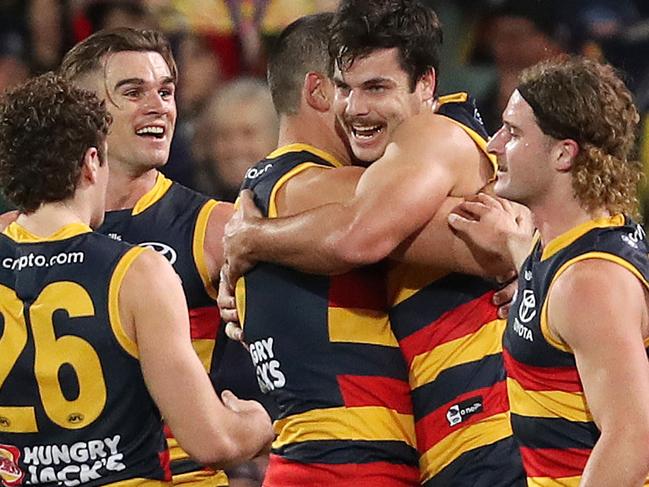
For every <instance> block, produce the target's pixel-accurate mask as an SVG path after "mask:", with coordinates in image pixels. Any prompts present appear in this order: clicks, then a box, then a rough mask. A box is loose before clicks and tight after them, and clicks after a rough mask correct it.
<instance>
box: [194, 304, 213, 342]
mask: <svg viewBox="0 0 649 487" xmlns="http://www.w3.org/2000/svg"><path fill="white" fill-rule="evenodd" d="M189 326H190V328H191V330H190V333H191V337H192V340H200V339H209V340H216V334H217V331H218V329H219V326H221V314H220V313H219V308H218V307H216V306H204V307H202V308H194V309H190V310H189Z"/></svg>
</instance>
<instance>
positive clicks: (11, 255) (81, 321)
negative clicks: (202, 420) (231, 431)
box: [0, 223, 171, 487]
mask: <svg viewBox="0 0 649 487" xmlns="http://www.w3.org/2000/svg"><path fill="white" fill-rule="evenodd" d="M142 252H145V250H144V249H142V248H138V247H131V246H130V245H126V244H124V243H120V242H115V241H113V240H110V239H109V238H107V237H105V236H104V235H99V234H97V233H94V232H92V231H91V230H90V228H89V227H87V226H86V225H83V224H81V223H73V224H68V225H65V226H63V227H61V228H60V229H59V230H57V231H56V232H54V233H53V234H52V235H50V236H49V237H46V238H42V237H38V236H36V235H33V234H31V233H30V232H29V231H27V230H26V229H25V228H23V227H22V226H20V225H18V224H17V223H12V224H11V225H9V226H8V227H7V228H6V229H5V231H4V232H3V233H2V234H0V330H1V332H0V483H1V484H2V485H4V486H10V487H14V486H20V485H35V486H51V487H54V486H75V485H85V486H89V487H94V486H100V485H111V486H120V487H134V486H135V485H138V486H139V485H141V486H144V487H161V486H167V485H171V472H170V471H169V454H168V450H167V447H166V442H165V438H164V433H163V425H162V420H161V418H160V413H159V412H158V408H157V407H156V405H155V403H154V402H153V399H152V398H151V396H150V395H149V392H148V389H147V387H146V384H145V382H144V377H143V376H142V371H141V369H140V362H139V360H138V347H137V344H136V343H135V342H134V341H133V340H131V338H130V337H129V336H128V335H127V334H126V332H125V331H124V329H123V327H122V323H121V319H120V310H119V303H118V296H119V291H120V288H121V285H122V282H123V278H124V276H125V274H126V272H127V271H128V269H129V268H130V266H131V264H132V263H133V261H134V260H135V259H136V258H137V256H138V255H140V254H141V253H142Z"/></svg>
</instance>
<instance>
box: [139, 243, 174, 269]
mask: <svg viewBox="0 0 649 487" xmlns="http://www.w3.org/2000/svg"><path fill="white" fill-rule="evenodd" d="M139 246H140V247H146V248H148V249H151V250H155V251H156V252H157V253H159V254H160V255H162V256H163V257H164V258H165V259H167V260H168V261H169V263H170V264H171V265H173V264H174V263H175V262H176V259H177V257H178V254H177V253H176V251H175V250H174V249H173V248H172V247H170V246H169V245H167V244H163V243H161V242H142V243H140V244H139Z"/></svg>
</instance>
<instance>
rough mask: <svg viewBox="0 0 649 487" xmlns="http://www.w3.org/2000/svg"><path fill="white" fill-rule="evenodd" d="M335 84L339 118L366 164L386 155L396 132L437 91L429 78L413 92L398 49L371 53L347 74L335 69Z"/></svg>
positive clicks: (422, 81) (336, 109) (355, 63)
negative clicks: (400, 61)
mask: <svg viewBox="0 0 649 487" xmlns="http://www.w3.org/2000/svg"><path fill="white" fill-rule="evenodd" d="M334 82H335V84H336V96H335V102H334V108H335V111H336V115H337V116H338V119H339V121H340V124H341V126H342V128H343V130H344V131H345V133H346V135H347V137H348V138H349V142H350V145H351V149H352V151H353V152H354V155H355V156H356V158H358V159H359V160H361V161H363V162H365V163H372V162H374V161H375V160H377V159H379V158H380V157H381V156H382V155H383V153H384V152H385V148H386V147H387V145H388V142H389V141H390V138H391V136H392V133H393V132H394V130H395V129H396V128H397V127H398V126H399V125H400V124H401V122H403V121H404V120H406V119H407V118H409V117H411V116H413V115H416V114H417V113H419V112H420V111H421V110H422V108H423V107H424V106H425V102H426V101H428V100H430V99H431V98H432V96H433V88H434V86H433V84H432V83H431V78H430V77H428V78H426V79H425V80H420V81H418V82H417V85H416V86H415V89H414V90H411V86H410V79H409V76H408V74H407V73H406V72H405V71H404V70H403V68H401V66H400V64H399V52H398V50H397V49H396V48H391V49H377V50H376V51H372V52H371V53H370V54H368V55H367V56H365V57H362V58H357V59H355V60H354V62H353V64H352V65H351V66H350V67H349V68H347V69H346V70H345V71H344V72H341V71H340V70H339V69H336V72H335V73H334Z"/></svg>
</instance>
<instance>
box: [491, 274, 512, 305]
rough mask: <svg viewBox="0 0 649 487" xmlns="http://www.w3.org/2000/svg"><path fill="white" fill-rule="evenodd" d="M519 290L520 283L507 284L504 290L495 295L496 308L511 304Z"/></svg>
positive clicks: (493, 299)
mask: <svg viewBox="0 0 649 487" xmlns="http://www.w3.org/2000/svg"><path fill="white" fill-rule="evenodd" d="M517 289H518V282H517V281H515V280H514V281H512V282H510V283H509V284H507V285H506V286H505V287H504V288H502V289H500V290H499V291H497V292H496V293H494V295H493V298H492V301H493V303H494V304H495V305H496V306H502V305H504V304H506V303H511V301H512V300H513V299H514V295H515V294H516V290H517Z"/></svg>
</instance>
